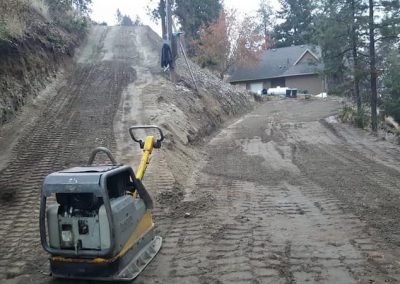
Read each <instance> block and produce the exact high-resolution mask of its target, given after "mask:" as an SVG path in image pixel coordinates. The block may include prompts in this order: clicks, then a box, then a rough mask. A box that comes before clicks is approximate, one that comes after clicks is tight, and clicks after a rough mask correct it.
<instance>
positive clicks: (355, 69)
mask: <svg viewBox="0 0 400 284" xmlns="http://www.w3.org/2000/svg"><path fill="white" fill-rule="evenodd" d="M351 16H352V24H351V25H352V26H351V45H352V53H353V73H354V96H355V99H356V102H357V114H358V115H359V117H360V119H363V111H362V99H361V95H360V77H359V74H358V72H359V64H358V61H359V60H358V51H357V27H356V5H355V0H351ZM361 123H362V124H364V121H361Z"/></svg>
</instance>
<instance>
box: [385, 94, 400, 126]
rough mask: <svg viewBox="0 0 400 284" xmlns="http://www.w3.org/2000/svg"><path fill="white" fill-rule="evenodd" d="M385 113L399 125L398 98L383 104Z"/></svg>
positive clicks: (399, 109)
mask: <svg viewBox="0 0 400 284" xmlns="http://www.w3.org/2000/svg"><path fill="white" fill-rule="evenodd" d="M385 109H386V113H387V114H388V115H391V116H392V117H393V118H394V119H395V120H396V121H397V122H399V123H400V98H398V99H395V100H391V101H389V102H387V103H386V104H385Z"/></svg>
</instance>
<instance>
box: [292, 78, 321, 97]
mask: <svg viewBox="0 0 400 284" xmlns="http://www.w3.org/2000/svg"><path fill="white" fill-rule="evenodd" d="M286 87H289V88H296V89H298V90H299V91H300V92H302V91H304V90H307V91H308V93H309V94H312V95H318V94H320V93H322V92H325V84H324V81H323V80H322V79H321V78H319V76H318V75H305V76H295V77H287V78H286Z"/></svg>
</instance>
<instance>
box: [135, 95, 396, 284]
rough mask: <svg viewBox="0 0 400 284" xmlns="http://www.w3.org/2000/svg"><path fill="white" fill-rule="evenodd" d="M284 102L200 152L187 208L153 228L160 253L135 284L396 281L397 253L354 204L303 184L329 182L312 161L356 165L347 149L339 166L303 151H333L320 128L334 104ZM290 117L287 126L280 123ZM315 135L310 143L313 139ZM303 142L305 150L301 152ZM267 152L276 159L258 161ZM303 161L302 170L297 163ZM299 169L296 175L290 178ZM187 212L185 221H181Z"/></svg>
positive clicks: (324, 188) (316, 186)
mask: <svg viewBox="0 0 400 284" xmlns="http://www.w3.org/2000/svg"><path fill="white" fill-rule="evenodd" d="M285 103H286V102H285V101H283V102H274V103H270V105H265V106H263V107H261V108H260V109H259V110H257V111H256V112H254V113H253V114H251V115H247V116H245V117H244V118H243V119H241V120H239V121H238V122H237V123H235V124H233V125H232V126H230V127H228V128H227V129H225V130H224V131H222V132H221V133H220V134H219V135H218V136H217V137H215V138H214V139H213V140H212V141H211V142H210V143H209V144H208V145H207V147H206V149H207V157H206V159H205V160H204V161H202V162H201V163H202V166H201V167H200V169H201V170H200V172H198V173H195V176H197V177H196V178H195V180H196V184H195V186H194V189H193V191H192V192H191V195H192V200H194V201H187V202H186V201H183V202H182V203H181V204H178V205H176V206H175V207H174V208H173V209H171V210H175V211H176V212H179V214H175V215H173V216H172V217H171V218H170V219H169V220H168V219H163V220H162V221H161V222H160V223H159V225H160V227H161V228H162V230H163V231H164V235H165V236H164V239H165V242H164V246H163V248H162V250H161V252H160V254H159V256H158V257H157V258H156V259H155V260H154V261H153V262H152V263H151V264H150V265H149V267H148V268H147V269H146V270H145V272H144V273H143V274H142V275H141V276H139V278H138V281H137V283H304V282H312V283H360V282H361V283H367V282H368V283H374V282H377V283H383V282H389V283H396V282H398V281H399V275H400V274H399V272H400V271H399V265H398V263H397V262H396V259H397V256H398V253H399V251H398V249H393V247H391V246H390V244H388V243H387V242H386V240H385V239H384V238H382V236H381V235H380V234H378V233H376V232H374V231H373V230H370V229H369V227H368V225H366V223H365V222H363V221H361V220H360V219H359V217H358V216H357V215H356V214H354V213H356V211H355V210H354V208H352V204H351V203H348V202H346V200H341V199H340V198H338V197H337V196H336V194H335V192H334V191H333V190H331V188H334V187H335V186H337V179H336V180H335V181H331V180H330V179H327V180H329V181H330V184H329V186H328V185H322V184H321V183H319V182H316V181H315V182H314V181H313V179H312V178H310V174H311V172H313V171H315V170H317V169H318V170H320V171H322V173H321V174H322V176H324V175H327V174H329V171H325V170H323V169H322V168H321V167H322V164H321V163H316V165H315V167H312V168H310V169H308V168H307V170H306V167H310V163H311V162H316V160H315V158H319V159H320V161H321V162H322V161H324V162H325V163H327V162H333V163H334V165H339V164H336V163H337V161H339V162H340V163H342V161H343V159H346V161H348V163H349V164H350V165H354V163H355V161H356V160H355V159H353V158H348V152H347V151H346V148H343V150H342V149H341V148H337V149H336V150H337V151H338V152H340V153H341V157H340V159H337V160H335V159H334V156H337V155H338V154H339V153H336V152H333V153H332V154H328V153H326V152H324V153H321V152H320V150H318V149H319V148H317V150H315V151H313V150H312V149H314V148H312V147H317V146H318V147H323V145H322V144H320V145H318V144H317V143H315V144H314V145H309V144H307V143H306V142H305V141H308V142H309V141H313V139H314V141H319V142H318V143H320V142H321V141H325V142H326V143H328V144H327V145H328V146H329V145H331V144H335V143H339V142H340V139H339V141H338V140H337V137H336V138H335V136H334V135H333V134H329V133H328V132H329V131H325V130H324V128H323V127H322V128H319V126H318V125H320V124H319V123H318V120H319V119H321V116H322V115H323V114H324V113H328V112H332V111H334V110H335V107H336V105H335V104H331V103H329V102H327V103H325V102H312V103H308V102H307V103H304V102H289V103H288V104H285ZM324 104H325V105H324ZM271 109H274V110H277V111H276V113H274V114H273V115H274V117H275V118H274V119H273V120H274V121H276V122H277V124H275V125H274V126H272V125H271V124H268V123H266V122H268V121H271V116H270V115H269V112H270V110H271ZM288 111H290V117H288V116H286V117H285V113H286V112H288ZM297 115H298V116H297ZM299 122H300V123H303V122H304V123H303V126H302V127H297V128H294V127H281V126H279V125H294V124H297V123H299ZM314 122H315V123H314ZM276 126H278V127H276ZM270 127H273V131H272V132H271V131H269V128H270ZM313 132H314V133H315V134H314V135H316V136H310V133H313ZM263 133H269V135H270V136H269V138H268V139H267V140H268V141H265V142H263V140H262V139H260V138H262V137H263ZM324 133H325V134H324ZM323 135H325V136H323ZM356 138H357V137H353V139H356ZM295 139H299V140H295ZM332 139H333V140H332ZM275 141H276V142H275ZM296 141H297V145H295V146H292V145H291V143H296ZM300 142H301V143H305V144H306V145H307V149H306V150H307V151H303V148H302V147H300V146H301V145H300ZM268 143H270V144H272V145H274V147H269V146H266V145H265V144H268ZM341 143H345V142H344V141H342V142H341ZM311 146H312V147H311ZM272 149H275V151H276V153H271V151H272ZM287 149H289V151H288V150H287ZM266 150H267V151H268V154H271V156H272V157H273V160H270V159H269V158H268V155H267V156H266V155H265V152H264V151H266ZM282 153H284V155H282ZM314 156H316V157H314ZM260 157H263V158H262V159H260ZM278 157H281V158H282V159H281V160H279V158H278ZM313 157H314V158H313ZM288 159H289V160H294V161H295V164H293V165H292V166H290V167H289V169H288V168H285V167H287V166H286V165H287V161H288ZM300 159H301V160H302V161H303V160H304V161H307V164H300V163H298V161H299V160H300ZM271 163H275V164H274V165H273V164H271ZM357 163H360V164H361V165H364V166H365V167H368V166H369V163H370V162H368V161H367V160H363V159H358V160H357ZM296 165H297V166H298V170H297V171H294V170H292V169H291V168H292V167H296ZM296 168H297V167H296ZM314 174H315V172H314ZM341 174H345V175H346V172H341ZM351 174H352V173H351V172H348V173H347V175H351ZM346 178H347V176H346ZM356 182H358V183H359V185H360V186H361V185H362V183H361V184H360V182H362V181H360V180H357V181H356ZM377 186H378V187H379V184H377ZM185 212H189V213H191V214H190V216H188V218H184V215H185ZM164 218H165V217H164Z"/></svg>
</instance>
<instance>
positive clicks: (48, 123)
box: [0, 27, 136, 280]
mask: <svg viewBox="0 0 400 284" xmlns="http://www.w3.org/2000/svg"><path fill="white" fill-rule="evenodd" d="M131 32H132V30H128V29H125V30H124V29H123V28H121V29H118V28H115V29H110V28H107V27H98V28H95V29H94V30H93V31H92V34H91V35H90V36H89V44H88V45H86V47H85V49H83V50H82V51H81V53H80V54H79V55H78V58H77V62H78V63H77V64H76V65H74V66H72V67H70V70H66V71H65V74H66V75H65V76H64V77H62V78H60V80H58V82H56V83H55V86H53V89H52V91H53V92H52V94H51V95H48V96H47V97H45V98H42V101H41V103H42V104H41V105H39V106H37V108H38V109H39V111H37V112H36V113H35V112H29V113H27V114H23V115H28V117H25V124H24V125H26V126H24V127H23V131H21V130H20V128H17V129H13V128H12V127H10V129H6V130H4V131H5V132H4V133H2V137H4V139H6V140H7V137H13V139H15V140H16V141H12V142H10V141H3V140H2V141H0V142H1V143H2V147H1V149H2V154H3V155H4V157H6V156H9V157H10V160H9V161H7V163H4V164H6V166H5V167H4V168H3V169H2V171H1V172H0V188H1V194H2V196H3V198H5V199H9V200H6V201H4V200H2V201H1V202H2V203H1V206H0V216H1V222H0V280H1V279H6V278H13V277H15V276H19V275H21V274H25V273H32V272H33V273H37V274H40V273H39V271H40V270H42V269H43V267H42V266H43V264H45V263H46V262H47V259H46V254H44V253H43V252H42V249H41V247H40V241H39V230H38V215H39V201H40V198H39V196H40V195H39V193H40V188H41V186H42V183H43V177H45V176H46V175H47V174H49V173H50V172H52V171H56V170H61V169H63V168H65V167H70V166H74V165H79V164H85V163H86V162H87V159H88V155H89V153H90V152H91V151H92V150H93V147H94V146H105V147H109V148H110V149H112V150H115V148H116V143H115V139H114V132H113V123H114V121H113V120H114V116H115V114H116V112H117V109H118V107H119V103H120V97H121V95H122V92H123V90H124V89H125V88H126V87H127V86H128V84H130V83H132V82H134V80H135V78H136V71H135V70H134V69H133V68H132V67H131V65H132V61H133V59H130V58H129V56H130V55H131V54H135V51H134V50H132V49H134V47H135V45H134V44H131V45H130V44H129V40H127V38H130V39H132V38H134V37H132V36H130V33H131ZM121 41H124V43H125V45H118V43H120V42H121ZM111 42H112V43H113V45H109V46H105V44H109V43H111ZM118 47H119V48H118ZM121 47H125V48H121ZM17 130H18V131H21V134H20V135H19V136H18V135H16V136H15V135H14V136H13V135H11V136H10V135H8V134H9V133H7V131H8V132H10V131H11V132H12V133H15V132H16V131H17ZM10 145H11V146H12V145H14V147H10ZM7 152H8V155H6V154H5V153H7ZM7 195H10V196H9V197H7Z"/></svg>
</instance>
